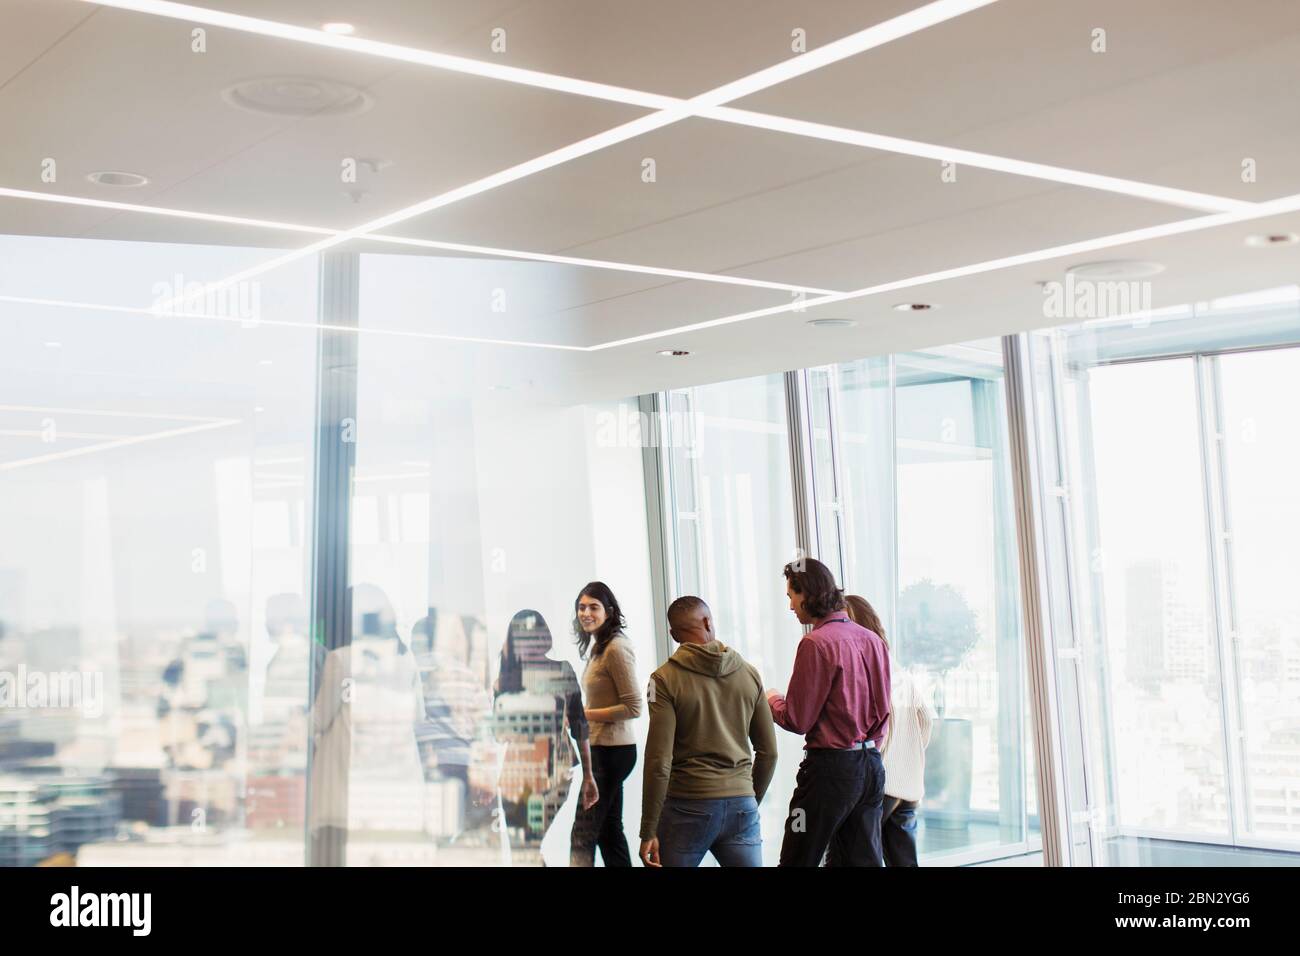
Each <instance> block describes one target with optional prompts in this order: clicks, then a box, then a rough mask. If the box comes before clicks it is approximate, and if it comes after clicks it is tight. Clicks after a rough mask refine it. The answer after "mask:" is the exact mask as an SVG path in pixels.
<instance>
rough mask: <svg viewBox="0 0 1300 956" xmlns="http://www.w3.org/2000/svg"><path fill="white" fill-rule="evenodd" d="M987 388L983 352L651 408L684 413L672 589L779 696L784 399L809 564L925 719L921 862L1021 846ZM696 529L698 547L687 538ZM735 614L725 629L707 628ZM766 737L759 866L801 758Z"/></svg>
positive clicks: (1005, 488) (1006, 514)
mask: <svg viewBox="0 0 1300 956" xmlns="http://www.w3.org/2000/svg"><path fill="white" fill-rule="evenodd" d="M1001 374H1002V373H1001V351H1000V343H999V342H998V341H997V340H993V341H991V342H978V343H970V344H968V345H965V346H956V347H951V348H947V349H934V350H929V351H926V352H921V353H914V354H908V355H899V356H887V357H882V358H871V359H863V360H860V361H855V362H851V363H846V364H843V365H837V366H826V367H820V368H813V369H808V370H807V371H806V372H800V373H790V375H789V376H786V377H785V380H783V378H782V377H780V376H767V377H765V378H757V379H748V380H745V381H740V382H729V383H724V384H720V385H711V386H706V387H701V388H694V389H689V390H682V391H678V392H673V393H669V394H668V395H667V396H665V399H664V401H665V404H666V407H668V408H671V409H673V410H680V409H683V408H691V409H694V413H695V416H696V421H697V428H698V430H697V432H696V434H697V437H698V444H697V445H696V446H695V447H694V448H693V449H692V453H693V458H692V457H691V456H688V455H687V454H686V453H684V452H680V451H674V452H673V453H672V454H671V456H670V461H671V466H670V468H669V469H668V472H669V473H668V485H669V494H670V496H671V497H672V498H673V499H675V500H676V501H677V502H678V505H677V507H678V514H677V519H676V522H675V527H676V542H675V543H676V552H677V555H678V558H677V566H678V570H677V574H678V578H677V581H676V587H675V590H674V595H675V594H680V593H688V592H691V591H692V590H697V589H698V590H699V593H701V594H702V596H704V597H705V599H706V600H709V601H710V602H711V603H713V604H714V605H715V607H716V610H717V615H718V618H719V620H720V621H721V622H723V623H724V626H723V627H722V628H721V633H722V635H723V637H722V639H723V640H724V641H727V640H728V636H727V635H728V634H731V635H732V641H734V643H735V644H736V646H737V647H738V648H739V649H740V650H741V652H742V653H743V654H745V655H746V657H748V658H749V659H750V660H751V661H753V662H754V663H755V664H756V666H759V667H760V670H761V671H762V672H763V675H764V679H765V680H766V681H767V682H768V683H769V684H774V685H775V686H777V687H781V686H784V682H785V681H786V680H788V678H789V672H790V667H791V666H792V664H793V652H794V649H795V644H796V643H797V641H798V639H799V637H800V633H801V632H800V629H799V627H798V625H797V624H796V623H795V622H794V620H793V618H792V617H791V615H790V612H789V609H788V606H787V603H786V601H785V596H784V592H783V579H782V578H781V577H780V567H781V564H782V563H783V562H784V561H786V560H789V556H790V555H791V554H792V552H793V548H794V545H795V541H796V540H797V535H796V522H797V521H799V520H802V514H803V512H802V510H801V509H802V507H804V506H803V505H801V504H797V498H798V496H797V495H796V494H795V493H794V492H793V491H792V488H791V479H790V475H791V455H790V448H789V444H790V442H791V440H792V439H791V436H789V435H788V420H789V418H790V416H789V415H788V411H789V409H788V405H787V396H788V395H789V394H791V392H793V394H795V395H797V396H798V399H799V409H798V412H799V413H798V414H797V415H795V416H793V418H794V420H795V421H797V422H799V423H800V426H801V428H803V429H804V430H805V434H803V435H799V436H794V437H795V439H796V440H798V441H804V442H806V444H805V445H804V446H803V447H804V448H805V449H806V454H807V456H808V459H809V461H808V468H807V471H808V493H807V499H808V500H807V502H806V508H807V540H808V541H809V542H810V547H811V550H812V551H813V552H814V554H815V555H816V556H817V557H819V558H820V559H821V560H823V561H825V562H826V563H827V564H828V565H830V567H831V568H832V569H834V570H835V572H836V574H837V576H838V577H839V578H840V580H841V581H842V582H843V583H844V586H845V587H846V590H848V591H850V592H852V593H860V594H862V595H863V596H865V597H866V598H867V599H868V600H869V601H871V602H872V603H873V605H874V606H875V607H876V608H877V610H878V612H879V613H880V615H881V619H882V621H883V622H884V624H885V628H886V630H887V632H888V636H889V638H890V640H891V651H892V657H893V660H894V663H895V666H896V668H897V669H898V670H899V672H900V673H901V674H902V675H903V676H902V678H900V679H910V680H914V681H916V682H917V685H918V688H919V689H920V691H921V693H922V695H923V697H925V699H927V700H928V701H929V703H930V705H931V706H932V707H933V708H934V710H935V711H936V715H937V718H938V719H937V721H936V723H935V731H934V733H933V737H932V740H931V744H930V747H929V750H928V753H927V767H926V775H925V790H926V797H925V800H924V801H923V804H922V812H921V830H920V845H921V849H922V853H923V855H924V857H925V859H926V860H927V861H929V862H930V863H932V864H933V863H941V862H944V863H954V862H969V861H973V860H977V859H985V858H992V857H999V856H1008V855H1013V854H1016V853H1024V852H1027V851H1028V850H1030V849H1032V848H1033V845H1034V844H1033V843H1032V842H1031V841H1032V833H1031V829H1032V827H1033V826H1035V825H1036V820H1031V818H1030V814H1031V812H1032V807H1031V804H1030V802H1029V800H1028V799H1027V796H1028V795H1027V792H1026V791H1027V789H1028V787H1029V786H1030V785H1029V783H1028V775H1027V772H1026V768H1027V767H1028V766H1031V765H1032V761H1031V760H1030V759H1029V758H1028V756H1027V753H1026V743H1025V729H1024V728H1025V706H1024V693H1025V691H1024V681H1023V676H1022V672H1023V664H1022V657H1021V650H1020V648H1021V631H1020V616H1019V605H1018V590H1017V572H1016V566H1015V528H1014V525H1013V523H1012V517H1011V511H1010V484H1009V482H1010V475H1009V466H1008V459H1007V445H1006V424H1005V417H1006V413H1005V407H1004V401H1003V397H1002V382H1001ZM702 409H709V410H712V411H714V414H713V415H705V414H704V413H702V411H701V410H702ZM796 467H797V466H796ZM754 489H758V493H754ZM719 492H721V494H719ZM684 502H689V503H691V507H690V508H689V514H690V516H691V517H690V518H689V520H686V521H684V520H683V518H682V513H683V510H685V509H683V507H682V505H683V503H684ZM696 527H698V528H699V529H701V530H702V531H703V535H702V536H703V537H707V538H710V539H712V540H709V541H706V542H705V543H704V544H703V545H699V544H697V541H696V539H694V538H691V537H690V536H689V535H690V534H692V533H694V529H695V528H696ZM683 529H686V530H683ZM697 564H698V565H699V567H700V568H701V570H700V571H698V572H695V571H694V568H695V567H696V565H697ZM683 569H685V570H683ZM692 573H694V577H690V576H689V575H690V574H692ZM764 582H766V587H764ZM738 583H739V587H738ZM737 619H739V620H742V621H744V624H743V626H740V627H738V628H734V627H728V626H726V625H727V624H729V623H730V622H732V621H736V620H737ZM778 739H779V742H780V745H781V763H780V766H779V767H778V771H777V779H776V782H775V783H774V785H773V788H772V791H771V792H770V795H769V797H768V799H767V800H765V802H764V807H763V813H764V840H765V851H766V852H767V854H768V855H769V856H770V857H771V858H772V859H773V860H775V857H776V854H777V853H778V851H779V844H780V840H781V834H782V824H783V822H784V819H785V814H786V810H787V808H788V799H789V794H790V791H791V790H792V787H793V777H794V770H795V768H796V767H797V763H798V761H799V759H800V756H801V748H802V740H801V739H800V738H796V737H794V736H793V735H790V734H785V733H781V734H780V735H779V738H778Z"/></svg>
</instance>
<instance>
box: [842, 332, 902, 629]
mask: <svg viewBox="0 0 1300 956" xmlns="http://www.w3.org/2000/svg"><path fill="white" fill-rule="evenodd" d="M836 373H837V374H836V379H835V381H836V386H837V389H836V394H835V403H836V414H837V419H838V422H839V436H838V437H839V451H838V455H839V460H840V464H841V473H842V475H843V477H844V488H843V490H842V494H841V502H842V506H843V510H844V527H845V535H844V570H845V574H844V581H843V583H844V586H845V588H846V589H847V590H848V591H849V593H856V594H860V595H862V596H863V597H865V598H866V599H867V600H868V601H870V602H871V605H872V607H874V608H875V610H876V613H877V614H878V615H879V616H880V620H881V622H882V623H883V625H884V627H885V630H886V631H888V632H890V633H893V630H894V590H895V564H894V427H893V423H894V406H893V385H892V382H891V380H890V360H889V358H888V357H883V358H869V359H861V360H859V361H856V362H849V363H847V364H845V365H841V366H839V367H838V368H837V369H836Z"/></svg>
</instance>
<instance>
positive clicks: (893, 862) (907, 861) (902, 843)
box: [880, 797, 920, 866]
mask: <svg viewBox="0 0 1300 956" xmlns="http://www.w3.org/2000/svg"><path fill="white" fill-rule="evenodd" d="M918 806H920V804H919V803H918V802H917V801H915V800H901V799H899V798H898V797H885V810H884V814H883V815H882V817H881V820H880V841H881V844H882V845H883V846H884V850H885V866H919V865H920V864H918V863H917V862H916V810H917V807H918Z"/></svg>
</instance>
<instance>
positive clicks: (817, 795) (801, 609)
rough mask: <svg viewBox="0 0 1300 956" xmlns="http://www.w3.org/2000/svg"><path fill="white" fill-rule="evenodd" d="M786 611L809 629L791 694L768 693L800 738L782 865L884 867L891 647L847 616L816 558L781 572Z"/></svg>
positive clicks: (775, 715)
mask: <svg viewBox="0 0 1300 956" xmlns="http://www.w3.org/2000/svg"><path fill="white" fill-rule="evenodd" d="M784 573H785V579H786V594H787V595H788V596H789V598H790V610H792V611H794V613H795V616H796V617H798V618H799V623H800V624H811V625H812V626H813V629H812V630H811V631H809V632H808V633H807V634H806V635H804V637H803V639H802V640H801V641H800V642H799V650H798V651H797V652H796V653H795V659H794V672H793V673H792V674H791V675H790V686H789V689H788V690H787V691H786V694H785V696H782V695H781V694H780V693H778V692H777V691H775V690H769V691H768V692H767V700H768V703H769V704H770V705H771V708H772V719H773V720H774V721H775V722H776V723H777V725H778V726H780V727H784V728H785V729H786V730H788V731H790V732H791V733H795V734H803V735H804V740H805V745H804V759H803V762H802V763H801V764H800V765H799V774H798V776H797V777H796V778H795V789H794V796H793V797H791V799H790V815H789V817H787V818H786V821H785V839H784V841H782V843H781V866H819V865H820V864H821V861H822V855H823V854H826V864H827V865H828V866H883V865H884V859H883V856H882V854H881V845H880V816H881V808H882V804H883V802H884V789H885V767H884V763H883V762H882V760H881V756H880V743H881V741H882V740H883V739H884V736H885V728H886V725H887V722H888V720H889V650H888V648H887V646H886V645H885V642H884V641H882V640H881V639H880V637H879V636H877V635H876V634H873V633H872V632H871V631H868V630H867V629H866V628H864V627H860V626H858V625H857V624H854V623H853V622H852V621H851V620H849V616H848V614H847V613H846V612H845V610H844V592H843V591H841V590H840V589H839V588H838V587H836V585H835V576H834V575H833V574H831V572H830V569H829V568H828V567H826V565H824V564H822V563H821V562H820V561H815V560H813V559H812V558H805V559H803V560H801V561H798V562H795V563H792V564H787V565H786V566H785V569H784Z"/></svg>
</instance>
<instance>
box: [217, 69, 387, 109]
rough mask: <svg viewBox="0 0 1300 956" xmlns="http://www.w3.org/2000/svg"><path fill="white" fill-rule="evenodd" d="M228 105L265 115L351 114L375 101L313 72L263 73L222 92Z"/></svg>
mask: <svg viewBox="0 0 1300 956" xmlns="http://www.w3.org/2000/svg"><path fill="white" fill-rule="evenodd" d="M221 98H222V99H223V100H225V101H226V102H227V103H229V104H230V105H231V106H234V107H237V108H238V109H241V110H248V111H249V112H250V113H264V114H266V115H268V116H351V115H352V114H354V113H364V112H365V111H366V110H368V109H370V107H371V106H373V105H374V102H375V101H374V97H372V96H371V95H370V94H369V93H367V92H366V91H365V90H362V89H358V88H357V87H355V86H350V85H348V84H347V83H339V82H338V81H337V80H323V79H320V78H319V77H312V76H262V77H257V78H255V79H251V80H243V81H241V82H239V83H236V84H235V85H234V86H231V87H228V88H226V89H225V90H222V92H221Z"/></svg>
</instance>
